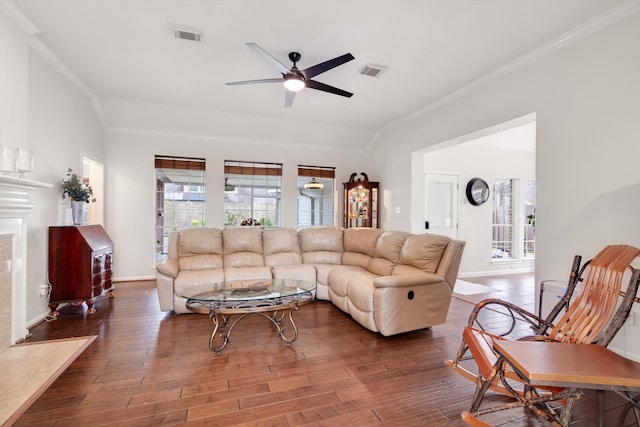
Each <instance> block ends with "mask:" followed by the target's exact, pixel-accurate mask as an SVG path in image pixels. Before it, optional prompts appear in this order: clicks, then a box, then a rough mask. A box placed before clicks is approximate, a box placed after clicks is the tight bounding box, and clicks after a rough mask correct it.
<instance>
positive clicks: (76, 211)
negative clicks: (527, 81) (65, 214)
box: [71, 200, 84, 225]
mask: <svg viewBox="0 0 640 427" xmlns="http://www.w3.org/2000/svg"><path fill="white" fill-rule="evenodd" d="M83 208H84V202H83V201H77V200H72V201H71V215H72V217H73V225H81V224H82V210H83Z"/></svg>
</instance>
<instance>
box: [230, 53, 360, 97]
mask: <svg viewBox="0 0 640 427" xmlns="http://www.w3.org/2000/svg"><path fill="white" fill-rule="evenodd" d="M247 46H249V47H250V48H251V49H253V50H254V51H255V52H256V53H257V54H258V55H260V56H261V57H262V58H264V59H265V60H266V61H267V62H268V63H269V64H271V65H272V66H273V67H274V68H275V69H276V70H278V71H279V72H280V73H281V74H282V77H278V78H273V79H260V80H245V81H241V82H229V83H226V85H227V86H236V85H247V84H256V83H284V87H285V89H287V90H286V91H285V98H284V106H285V107H291V105H293V99H294V98H295V95H296V92H298V91H299V90H301V89H302V88H305V87H308V88H310V89H316V90H321V91H323V92H328V93H332V94H334V95H341V96H346V97H347V98H351V96H352V95H353V94H352V93H351V92H347V91H345V90H342V89H338V88H337V87H334V86H330V85H328V84H325V83H321V82H318V81H316V80H312V78H313V77H315V76H317V75H318V74H321V73H324V72H325V71H329V70H330V69H332V68H335V67H338V66H340V65H342V64H344V63H346V62H349V61H351V60H353V59H355V58H354V57H353V55H351V54H350V53H345V54H344V55H342V56H338V57H336V58H333V59H330V60H328V61H325V62H321V63H320V64H316V65H314V66H312V67H309V68H305V69H304V70H299V69H298V67H296V63H297V62H298V61H300V58H301V55H300V54H299V53H298V52H290V53H289V59H290V60H291V62H293V66H292V67H291V68H287V67H286V66H285V65H283V64H282V63H281V62H280V61H278V60H277V59H276V58H274V57H273V56H271V54H270V53H269V52H267V51H266V50H264V49H263V48H261V47H260V46H258V45H257V44H255V43H247Z"/></svg>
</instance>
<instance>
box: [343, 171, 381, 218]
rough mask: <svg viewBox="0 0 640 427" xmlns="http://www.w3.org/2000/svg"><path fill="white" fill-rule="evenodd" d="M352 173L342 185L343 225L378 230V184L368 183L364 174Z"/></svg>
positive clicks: (367, 178)
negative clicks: (359, 176)
mask: <svg viewBox="0 0 640 427" xmlns="http://www.w3.org/2000/svg"><path fill="white" fill-rule="evenodd" d="M357 175H358V174H356V173H352V174H351V177H350V178H349V182H345V183H344V184H343V185H344V224H343V226H344V227H345V228H349V227H371V228H378V222H379V218H378V200H379V197H378V196H379V183H378V182H372V181H369V177H368V176H367V174H366V173H364V172H360V175H362V177H363V178H357V179H356V176H357Z"/></svg>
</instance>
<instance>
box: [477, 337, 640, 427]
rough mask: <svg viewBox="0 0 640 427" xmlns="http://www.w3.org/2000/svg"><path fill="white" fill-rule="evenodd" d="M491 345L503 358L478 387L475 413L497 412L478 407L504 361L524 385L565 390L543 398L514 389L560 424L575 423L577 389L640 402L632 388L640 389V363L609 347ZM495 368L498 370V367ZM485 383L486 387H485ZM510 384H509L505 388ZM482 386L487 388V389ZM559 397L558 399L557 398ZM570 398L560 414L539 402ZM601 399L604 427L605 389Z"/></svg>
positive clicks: (522, 400) (537, 343) (533, 407)
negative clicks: (542, 407)
mask: <svg viewBox="0 0 640 427" xmlns="http://www.w3.org/2000/svg"><path fill="white" fill-rule="evenodd" d="M493 347H494V349H495V351H496V352H497V353H498V355H499V356H500V357H499V359H498V362H496V366H494V369H493V370H492V375H490V376H489V378H487V381H486V382H485V384H482V387H480V388H479V390H478V392H477V393H476V397H475V399H474V403H473V405H472V412H477V413H476V415H480V414H481V413H489V412H495V411H497V410H501V409H505V408H504V407H496V408H489V409H483V410H482V411H478V408H479V406H480V403H481V402H482V399H483V397H484V393H485V392H486V389H488V385H489V384H490V383H491V381H493V380H494V379H495V378H496V377H497V376H498V375H499V371H501V370H503V369H504V367H505V366H506V365H508V366H509V367H510V368H511V369H513V370H514V371H515V372H516V374H517V375H518V376H519V377H520V378H521V380H522V381H523V382H524V384H525V385H529V386H533V387H536V386H551V387H562V388H564V390H563V391H562V392H558V393H554V394H551V395H550V397H548V398H542V399H543V400H541V398H540V396H537V394H535V393H533V394H527V393H525V395H522V394H518V393H515V394H514V397H515V398H516V399H518V401H519V402H520V404H521V405H520V406H526V407H527V408H529V409H531V410H532V411H534V412H535V413H536V414H538V415H540V416H541V417H543V418H545V419H547V420H548V421H550V422H551V423H552V424H553V425H556V426H568V425H569V422H570V421H571V409H572V406H573V400H575V399H576V398H577V397H580V395H581V392H580V391H579V389H595V390H599V391H604V390H612V391H614V392H616V393H618V394H620V395H621V396H622V397H623V398H625V400H627V402H629V403H633V404H634V405H637V403H636V402H635V401H634V400H633V399H632V398H631V397H630V396H629V392H640V363H636V362H634V361H632V360H629V359H626V358H624V357H622V356H620V355H618V354H616V353H614V352H613V351H611V350H609V349H607V348H606V347H603V346H600V345H590V344H569V343H558V342H544V341H507V340H495V341H494V344H493ZM496 368H497V369H496ZM485 385H486V387H485ZM507 388H508V387H507ZM483 389H484V390H483ZM554 396H555V397H556V398H555V399H554V398H553V397H554ZM559 398H565V399H567V403H566V404H565V405H564V406H563V409H562V412H561V413H560V414H558V413H556V412H554V411H551V410H550V411H543V410H542V409H541V408H540V405H537V406H536V403H540V400H541V401H542V402H549V401H553V400H558V399H559ZM599 398H600V399H599V400H600V415H599V418H600V419H599V422H600V425H601V426H602V425H604V407H603V405H602V393H599Z"/></svg>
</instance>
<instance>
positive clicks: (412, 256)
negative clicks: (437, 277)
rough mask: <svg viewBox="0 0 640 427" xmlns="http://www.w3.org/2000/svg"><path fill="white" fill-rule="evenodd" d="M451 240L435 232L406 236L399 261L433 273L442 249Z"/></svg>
mask: <svg viewBox="0 0 640 427" xmlns="http://www.w3.org/2000/svg"><path fill="white" fill-rule="evenodd" d="M450 241H451V239H450V238H448V237H447V236H440V235H437V234H415V235H411V236H409V237H407V240H406V241H405V242H404V246H403V247H402V251H401V252H400V263H402V264H405V265H411V266H413V267H417V268H419V269H421V270H424V271H426V272H427V273H435V271H436V269H437V268H438V264H439V263H440V259H441V258H442V254H443V252H444V249H445V248H446V247H447V244H449V242H450Z"/></svg>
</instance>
